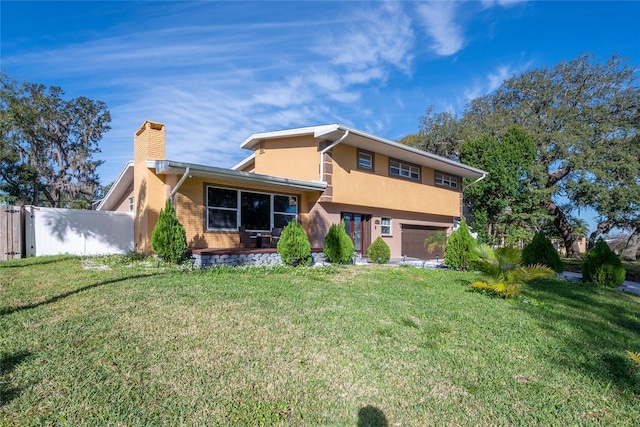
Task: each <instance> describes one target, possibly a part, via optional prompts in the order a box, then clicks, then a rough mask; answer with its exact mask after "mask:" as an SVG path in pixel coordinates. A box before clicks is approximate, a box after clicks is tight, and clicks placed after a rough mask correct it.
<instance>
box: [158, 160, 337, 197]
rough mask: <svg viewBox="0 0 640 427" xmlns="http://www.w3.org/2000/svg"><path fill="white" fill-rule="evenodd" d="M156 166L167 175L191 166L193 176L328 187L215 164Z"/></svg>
mask: <svg viewBox="0 0 640 427" xmlns="http://www.w3.org/2000/svg"><path fill="white" fill-rule="evenodd" d="M154 168H155V170H156V173H158V174H165V175H173V174H176V175H178V174H184V173H185V171H186V170H187V168H189V174H190V175H192V176H198V177H204V178H210V179H219V180H221V181H228V182H235V183H238V184H246V185H256V186H266V187H271V188H278V189H282V190H297V191H324V190H325V189H326V188H327V183H326V182H324V181H302V180H296V179H288V178H280V177H275V176H270V175H261V174H255V173H251V172H243V171H238V170H232V169H225V168H218V167H214V166H204V165H198V164H191V163H182V162H174V161H172V160H156V161H154Z"/></svg>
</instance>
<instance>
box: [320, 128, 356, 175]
mask: <svg viewBox="0 0 640 427" xmlns="http://www.w3.org/2000/svg"><path fill="white" fill-rule="evenodd" d="M348 135H349V130H345V131H344V135H342V136H341V137H340V139H338V140H337V141H335V142H333V143H332V144H331V145H329V146H328V147H326V148H325V149H324V150H322V151H321V152H320V181H324V155H325V153H326V152H327V151H329V150H331V149H332V148H333V147H335V146H336V145H338V144H340V143H341V142H342V141H344V139H345V138H346V137H347V136H348Z"/></svg>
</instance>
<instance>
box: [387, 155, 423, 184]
mask: <svg viewBox="0 0 640 427" xmlns="http://www.w3.org/2000/svg"><path fill="white" fill-rule="evenodd" d="M389 175H395V176H399V177H402V178H408V179H413V180H415V181H420V166H417V165H412V164H409V163H403V162H400V161H398V160H393V159H389Z"/></svg>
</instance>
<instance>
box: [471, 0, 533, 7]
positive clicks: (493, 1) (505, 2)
mask: <svg viewBox="0 0 640 427" xmlns="http://www.w3.org/2000/svg"><path fill="white" fill-rule="evenodd" d="M527 1H528V0H482V5H483V6H484V7H493V6H502V7H511V6H515V5H516V4H518V3H526V2H527Z"/></svg>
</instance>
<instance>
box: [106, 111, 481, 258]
mask: <svg viewBox="0 0 640 427" xmlns="http://www.w3.org/2000/svg"><path fill="white" fill-rule="evenodd" d="M165 144H166V142H165V126H164V125H163V124H161V123H156V122H151V121H146V122H145V123H144V124H143V125H142V126H141V127H140V129H139V130H138V131H137V132H136V133H135V135H134V160H133V161H131V162H129V163H128V164H127V165H126V167H125V168H124V170H123V171H122V173H121V174H120V176H119V178H118V179H117V181H116V182H115V183H114V185H113V186H112V188H111V190H110V191H109V193H108V194H107V196H106V197H105V199H103V200H102V201H101V202H100V204H99V205H98V206H97V209H98V210H116V211H117V210H125V211H127V210H128V211H133V212H134V213H135V222H134V233H135V236H134V242H135V245H136V248H137V250H138V251H140V252H151V246H150V238H151V233H152V231H153V228H154V226H155V224H156V221H157V218H158V214H159V212H160V209H162V208H163V207H164V204H165V202H166V200H167V199H169V198H171V200H172V201H173V204H174V207H175V210H176V214H177V216H178V220H179V221H180V222H181V223H182V225H183V226H184V228H185V231H186V235H187V242H188V244H189V248H190V249H191V250H192V251H193V252H194V253H198V254H204V253H206V251H207V250H209V251H215V250H216V249H223V248H238V247H239V246H240V245H241V242H240V234H241V233H240V232H239V230H240V229H241V228H242V229H244V230H246V231H249V232H252V233H254V234H264V235H265V236H268V235H269V234H270V233H271V231H272V230H273V229H274V228H281V227H283V226H284V225H286V223H288V222H289V221H292V220H296V221H299V222H300V223H301V224H302V225H303V227H304V229H305V231H306V232H307V235H308V237H309V240H310V242H311V246H312V247H313V248H318V249H321V248H322V246H323V243H324V238H325V236H326V234H327V231H328V230H329V227H330V226H331V225H332V224H337V223H340V221H344V223H345V227H346V229H347V232H348V233H349V235H350V236H351V238H352V239H353V241H354V244H355V247H356V251H357V252H358V253H361V254H364V255H366V251H367V248H368V246H369V244H370V243H371V242H372V241H373V240H375V239H376V238H377V237H378V236H382V238H383V239H384V240H385V241H386V242H387V244H388V245H389V247H390V249H391V256H392V258H397V257H401V256H408V257H416V258H421V259H424V258H426V257H427V256H428V255H427V253H426V250H425V248H424V245H423V242H424V239H425V238H426V237H427V236H428V235H429V234H431V233H433V232H434V231H436V230H442V229H444V230H447V232H450V231H451V229H452V227H453V225H454V222H455V221H456V220H457V219H459V218H460V216H461V215H462V178H472V179H482V178H483V177H484V176H485V175H486V173H485V172H484V171H482V170H479V169H475V168H473V167H470V166H467V165H464V164H461V163H457V162H454V161H451V160H448V159H445V158H442V157H439V156H436V155H433V154H431V153H428V152H425V151H422V150H418V149H415V148H412V147H409V146H406V145H403V144H400V143H397V142H394V141H390V140H386V139H384V138H380V137H377V136H375V135H371V134H368V133H366V132H362V131H359V130H357V129H353V128H350V127H347V126H343V125H339V124H332V125H324V126H311V127H304V128H297V129H288V130H282V131H275V132H265V133H257V134H253V135H251V136H249V137H248V138H247V139H246V140H244V141H243V142H242V143H241V145H240V147H241V148H243V149H247V150H250V151H251V152H252V153H251V155H250V156H248V157H247V158H246V159H245V160H243V161H242V162H240V163H238V164H237V165H235V166H233V167H232V168H230V169H226V168H218V167H211V166H205V165H199V164H191V163H182V162H177V161H172V160H167V159H166V158H165ZM271 252H273V250H272V251H271ZM212 253H213V252H212ZM436 255H440V256H442V255H441V253H440V254H438V253H437V252H434V253H433V254H431V256H432V257H435V256H436Z"/></svg>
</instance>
